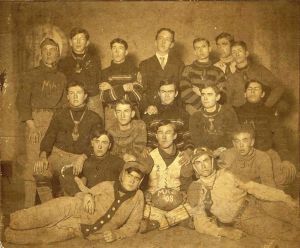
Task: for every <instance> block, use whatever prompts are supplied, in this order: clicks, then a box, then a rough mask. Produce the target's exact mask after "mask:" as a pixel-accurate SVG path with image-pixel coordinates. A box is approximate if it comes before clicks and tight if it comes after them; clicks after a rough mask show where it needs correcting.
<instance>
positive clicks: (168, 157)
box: [158, 144, 178, 159]
mask: <svg viewBox="0 0 300 248" xmlns="http://www.w3.org/2000/svg"><path fill="white" fill-rule="evenodd" d="M173 147H174V149H173V152H172V153H171V154H169V153H166V152H165V151H164V150H163V149H161V148H160V147H158V151H159V153H160V155H161V156H162V158H165V159H171V158H174V157H176V156H177V152H178V151H177V148H176V146H175V145H174V144H173Z"/></svg>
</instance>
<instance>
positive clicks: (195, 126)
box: [189, 112, 202, 146]
mask: <svg viewBox="0 0 300 248" xmlns="http://www.w3.org/2000/svg"><path fill="white" fill-rule="evenodd" d="M199 125H201V120H200V118H199V113H198V112H195V113H194V114H193V115H192V116H191V117H190V121H189V127H190V128H189V129H190V132H191V137H192V142H193V144H194V145H195V146H199V145H200V144H201V143H202V142H201V139H202V137H201V131H200V130H201V129H199Z"/></svg>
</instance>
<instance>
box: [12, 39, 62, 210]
mask: <svg viewBox="0 0 300 248" xmlns="http://www.w3.org/2000/svg"><path fill="white" fill-rule="evenodd" d="M40 48H41V57H42V59H41V61H40V65H39V66H38V67H36V68H34V69H32V70H30V71H28V72H26V73H24V74H23V75H22V76H21V78H20V86H19V90H18V95H17V99H16V106H17V109H18V112H19V117H20V119H21V121H22V122H25V123H26V163H25V169H24V174H23V178H24V190H25V202H24V206H25V208H27V207H31V206H33V205H34V203H35V196H36V186H35V182H34V178H33V177H32V174H33V167H34V163H35V161H36V160H37V159H38V157H39V147H40V142H41V140H42V138H43V136H44V134H45V132H46V130H47V128H48V126H49V123H50V120H51V117H52V115H53V112H54V111H55V110H56V109H59V108H61V107H62V105H63V104H64V102H66V78H65V76H64V75H63V74H62V73H61V72H59V71H57V66H56V65H57V61H58V59H59V56H60V53H59V46H58V44H57V43H56V42H55V41H54V40H52V39H50V38H46V39H44V40H43V41H42V43H41V45H40Z"/></svg>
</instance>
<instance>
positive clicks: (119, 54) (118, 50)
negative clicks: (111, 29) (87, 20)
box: [111, 42, 128, 64]
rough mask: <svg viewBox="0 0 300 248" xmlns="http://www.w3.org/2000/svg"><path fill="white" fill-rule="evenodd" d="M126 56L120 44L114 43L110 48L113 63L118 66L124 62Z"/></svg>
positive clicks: (123, 47) (125, 51)
mask: <svg viewBox="0 0 300 248" xmlns="http://www.w3.org/2000/svg"><path fill="white" fill-rule="evenodd" d="M127 54H128V51H127V50H126V48H125V46H124V45H123V44H121V43H116V42H115V43H114V44H113V45H112V47H111V55H112V59H113V61H114V62H115V63H117V64H120V63H122V62H124V61H125V57H126V55H127Z"/></svg>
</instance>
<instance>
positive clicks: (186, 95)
mask: <svg viewBox="0 0 300 248" xmlns="http://www.w3.org/2000/svg"><path fill="white" fill-rule="evenodd" d="M191 70H192V68H191V66H186V67H185V68H184V70H183V72H182V77H181V80H180V91H181V99H182V101H183V102H184V103H186V104H191V105H192V106H193V107H195V108H196V109H199V108H200V107H201V105H202V104H201V98H200V96H199V95H198V94H196V92H195V89H194V88H193V85H192V81H191V78H190V76H189V74H190V72H191ZM194 87H195V86H194Z"/></svg>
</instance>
